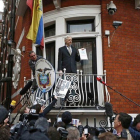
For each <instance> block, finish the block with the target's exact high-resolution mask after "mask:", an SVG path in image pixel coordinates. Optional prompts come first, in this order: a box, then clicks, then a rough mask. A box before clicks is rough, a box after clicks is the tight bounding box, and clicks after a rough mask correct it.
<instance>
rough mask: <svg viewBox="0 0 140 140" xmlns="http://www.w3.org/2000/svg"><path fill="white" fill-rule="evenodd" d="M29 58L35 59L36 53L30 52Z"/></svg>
mask: <svg viewBox="0 0 140 140" xmlns="http://www.w3.org/2000/svg"><path fill="white" fill-rule="evenodd" d="M30 59H31V60H33V61H35V60H36V59H37V56H36V54H35V53H31V54H30Z"/></svg>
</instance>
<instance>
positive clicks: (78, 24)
mask: <svg viewBox="0 0 140 140" xmlns="http://www.w3.org/2000/svg"><path fill="white" fill-rule="evenodd" d="M92 31H95V29H94V19H92V20H76V21H68V22H67V32H68V33H73V32H92Z"/></svg>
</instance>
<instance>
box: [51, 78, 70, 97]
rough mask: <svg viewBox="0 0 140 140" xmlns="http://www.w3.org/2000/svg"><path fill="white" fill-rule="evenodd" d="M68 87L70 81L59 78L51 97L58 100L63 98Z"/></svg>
mask: <svg viewBox="0 0 140 140" xmlns="http://www.w3.org/2000/svg"><path fill="white" fill-rule="evenodd" d="M70 85H71V81H67V80H64V79H61V78H59V79H58V81H57V84H56V86H55V89H54V93H53V95H56V96H57V97H60V98H65V96H66V94H67V92H68V89H69V87H70Z"/></svg>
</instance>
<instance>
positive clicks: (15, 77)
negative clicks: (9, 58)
mask: <svg viewBox="0 0 140 140" xmlns="http://www.w3.org/2000/svg"><path fill="white" fill-rule="evenodd" d="M14 53H15V55H14V58H13V61H14V63H15V65H14V67H13V77H12V81H13V86H14V88H15V89H17V86H18V82H19V78H20V71H21V51H20V49H16V50H14Z"/></svg>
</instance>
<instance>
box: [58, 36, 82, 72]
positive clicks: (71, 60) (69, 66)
mask: <svg viewBox="0 0 140 140" xmlns="http://www.w3.org/2000/svg"><path fill="white" fill-rule="evenodd" d="M78 61H80V56H79V54H78V52H77V49H76V48H74V47H73V46H72V38H71V37H70V36H67V37H66V38H65V46H63V47H61V48H59V54H58V71H59V72H60V73H62V71H63V69H64V68H66V73H77V72H76V71H77V67H76V62H78Z"/></svg>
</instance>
